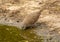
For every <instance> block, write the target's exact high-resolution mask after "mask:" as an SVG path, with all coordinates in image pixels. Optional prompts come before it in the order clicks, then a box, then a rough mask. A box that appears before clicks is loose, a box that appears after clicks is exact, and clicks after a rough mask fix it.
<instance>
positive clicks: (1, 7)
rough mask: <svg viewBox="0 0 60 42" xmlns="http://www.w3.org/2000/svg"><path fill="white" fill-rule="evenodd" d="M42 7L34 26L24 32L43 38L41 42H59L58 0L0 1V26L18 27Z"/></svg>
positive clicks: (59, 3) (59, 6) (59, 17)
mask: <svg viewBox="0 0 60 42" xmlns="http://www.w3.org/2000/svg"><path fill="white" fill-rule="evenodd" d="M42 7H44V9H43V11H42V12H41V15H40V17H39V19H38V20H37V22H36V23H35V25H36V26H34V27H32V28H28V29H27V30H26V31H27V32H28V30H29V31H30V32H33V33H34V34H36V35H37V36H43V38H44V41H43V42H60V0H9V1H8V0H0V24H4V25H9V26H17V27H18V26H19V25H20V23H21V22H22V21H23V19H24V18H25V16H27V15H28V14H31V13H33V12H36V11H37V10H40V9H41V8H42ZM28 18H29V17H28ZM24 33H26V32H24ZM22 35H24V34H22ZM25 36H26V35H25Z"/></svg>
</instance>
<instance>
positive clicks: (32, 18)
mask: <svg viewBox="0 0 60 42" xmlns="http://www.w3.org/2000/svg"><path fill="white" fill-rule="evenodd" d="M39 16H40V11H36V12H32V13H31V14H28V15H27V16H26V17H25V18H24V20H23V21H22V22H21V24H20V29H26V28H27V27H30V26H32V25H33V24H34V23H35V22H36V21H37V20H38V19H39Z"/></svg>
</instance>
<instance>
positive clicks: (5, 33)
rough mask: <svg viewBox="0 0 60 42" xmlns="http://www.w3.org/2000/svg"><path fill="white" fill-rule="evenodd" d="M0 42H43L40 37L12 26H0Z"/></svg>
mask: <svg viewBox="0 0 60 42" xmlns="http://www.w3.org/2000/svg"><path fill="white" fill-rule="evenodd" d="M0 42H43V39H42V37H41V36H37V35H36V34H34V33H33V31H32V32H31V30H30V29H28V30H20V29H19V28H17V27H14V26H7V25H0Z"/></svg>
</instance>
